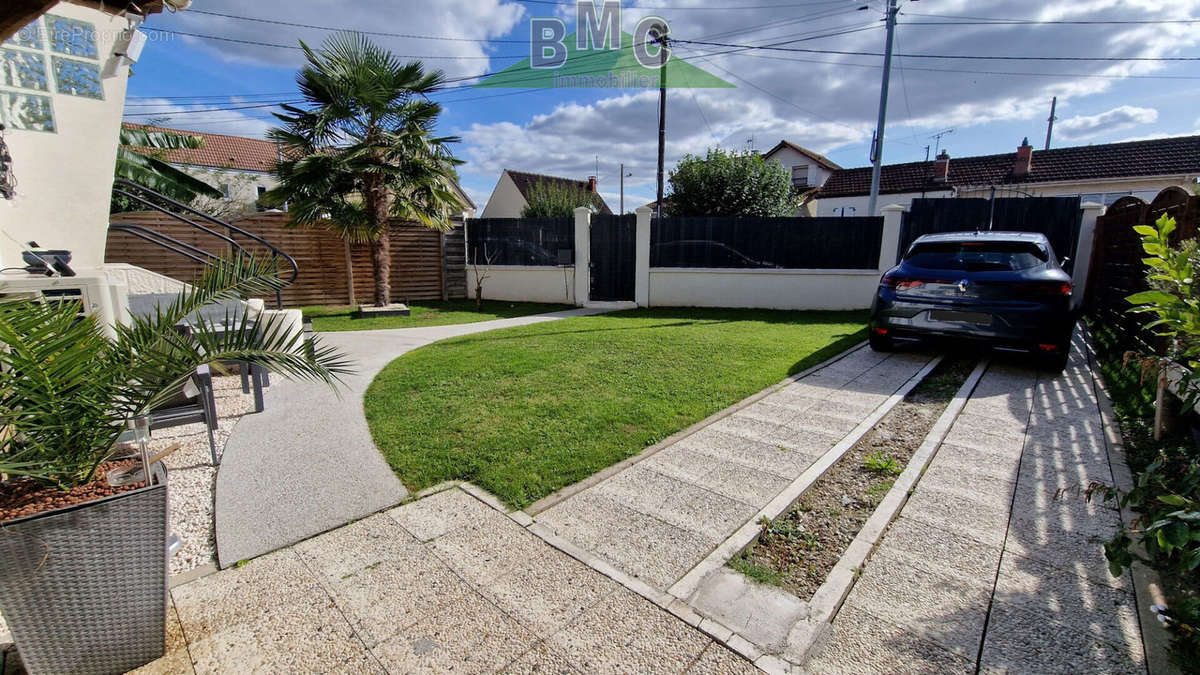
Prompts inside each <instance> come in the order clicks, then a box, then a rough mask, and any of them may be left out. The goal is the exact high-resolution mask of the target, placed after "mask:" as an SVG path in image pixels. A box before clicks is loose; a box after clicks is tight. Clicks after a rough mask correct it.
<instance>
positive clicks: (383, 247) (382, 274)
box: [363, 176, 392, 307]
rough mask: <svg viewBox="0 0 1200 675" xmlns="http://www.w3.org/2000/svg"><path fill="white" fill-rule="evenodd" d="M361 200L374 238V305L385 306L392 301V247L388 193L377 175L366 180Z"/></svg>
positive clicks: (372, 263)
mask: <svg viewBox="0 0 1200 675" xmlns="http://www.w3.org/2000/svg"><path fill="white" fill-rule="evenodd" d="M366 183H367V184H366V190H365V191H364V192H363V200H364V201H365V206H366V207H367V219H368V221H369V222H370V224H371V231H372V232H374V233H375V238H374V239H372V240H371V267H372V268H373V272H374V274H375V306H376V307H386V306H387V305H389V304H391V302H392V282H391V279H392V250H391V249H392V247H391V238H390V237H389V236H388V215H389V208H388V194H387V187H385V186H384V185H383V182H382V180H381V179H380V178H379V177H378V176H370V177H368V179H367V181H366Z"/></svg>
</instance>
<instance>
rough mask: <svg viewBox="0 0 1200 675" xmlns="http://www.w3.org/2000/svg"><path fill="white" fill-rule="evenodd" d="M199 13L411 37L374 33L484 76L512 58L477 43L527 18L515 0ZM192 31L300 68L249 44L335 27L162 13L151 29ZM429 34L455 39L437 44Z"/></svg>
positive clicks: (225, 0) (235, 7)
mask: <svg viewBox="0 0 1200 675" xmlns="http://www.w3.org/2000/svg"><path fill="white" fill-rule="evenodd" d="M202 4H203V6H200V5H201V3H197V5H196V6H195V9H197V10H203V11H205V12H216V13H220V14H230V15H233V16H249V17H256V18H262V19H269V20H274V21H283V22H289V23H293V24H308V25H315V26H328V27H330V28H345V29H350V30H360V31H364V32H376V33H399V34H404V35H408V36H412V37H393V36H387V35H371V34H370V33H368V35H369V37H370V38H371V39H372V40H374V41H376V42H377V43H379V44H380V45H382V46H384V47H387V48H388V49H390V50H391V51H392V52H393V53H395V54H397V55H399V56H438V57H464V58H458V59H456V58H431V59H426V63H427V65H428V67H430V68H440V69H442V70H444V71H445V72H446V74H447V75H448V76H449V77H465V76H470V75H478V74H480V73H484V72H487V71H488V70H494V69H495V66H497V65H499V66H500V67H505V66H507V65H510V64H511V63H512V61H511V60H498V61H494V60H493V59H492V58H491V57H492V56H494V55H495V53H496V52H497V49H496V47H497V45H494V44H487V43H481V42H472V41H470V40H479V39H488V38H496V37H499V36H501V35H504V34H506V33H508V32H509V31H510V30H512V29H513V27H514V26H516V25H517V24H518V23H519V22H520V21H521V19H522V18H523V17H524V16H525V9H524V7H523V6H522V5H520V4H518V3H517V2H514V1H513V0H436V1H435V2H429V1H427V0H404V1H396V0H358V1H357V2H338V3H333V2H296V1H284V0H260V1H259V2H254V3H245V2H238V1H237V0H206V1H205V2H204V3H202ZM147 25H148V27H150V28H156V27H158V28H167V29H171V30H180V31H185V32H189V33H198V34H203V35H215V36H220V37H224V38H228V39H230V40H243V41H246V43H240V42H228V41H219V40H209V39H203V38H195V37H184V38H183V40H184V41H186V42H187V43H188V44H191V45H196V46H199V47H202V48H204V49H205V50H207V51H209V52H210V53H212V54H213V55H214V56H216V57H218V58H221V59H224V60H227V61H234V62H241V63H255V64H266V65H274V66H299V65H300V64H301V63H302V61H303V55H302V53H301V52H300V51H299V50H295V49H280V48H277V47H266V46H259V45H254V44H247V43H254V42H259V43H273V44H283V45H293V46H298V41H299V40H304V41H305V42H306V43H307V44H308V45H309V46H312V47H316V46H318V45H320V44H321V42H322V40H324V39H325V38H326V37H327V36H329V35H331V34H332V33H331V31H330V30H318V29H312V28H301V27H298V26H288V25H278V24H270V23H260V22H252V21H241V20H238V19H230V18H225V17H220V16H213V15H211V14H201V13H199V12H197V11H183V12H179V13H177V14H173V15H159V16H156V17H154V18H152V19H151V20H150V22H149V23H148V24H147ZM430 36H437V37H446V38H451V39H449V40H431V39H427V38H428V37H430Z"/></svg>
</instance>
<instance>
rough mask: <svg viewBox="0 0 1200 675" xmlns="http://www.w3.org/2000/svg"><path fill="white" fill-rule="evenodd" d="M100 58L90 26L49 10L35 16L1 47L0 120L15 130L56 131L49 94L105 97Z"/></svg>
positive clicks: (92, 97) (93, 97)
mask: <svg viewBox="0 0 1200 675" xmlns="http://www.w3.org/2000/svg"><path fill="white" fill-rule="evenodd" d="M43 22H44V27H45V30H44V31H43ZM99 59H100V47H99V45H98V43H97V41H96V28H95V26H93V25H92V24H90V23H88V22H86V21H79V20H76V19H68V18H66V17H62V16H55V15H53V14H47V15H46V16H45V17H43V18H41V19H34V20H33V21H32V22H30V23H29V25H27V26H25V27H24V28H22V29H21V30H20V31H18V32H17V34H16V35H14V36H13V37H11V38H9V39H8V40H5V41H4V47H3V49H0V123H3V124H4V125H6V126H7V127H8V128H9V129H13V130H23V131H48V132H54V131H56V130H57V128H56V125H55V122H54V105H53V101H52V99H51V97H50V96H48V94H51V93H54V94H63V95H67V96H79V97H81V98H91V99H96V100H98V101H102V100H104V83H103V80H102V79H101V75H100V62H99ZM51 78H53V80H54V87H53V89H51V87H50V80H51Z"/></svg>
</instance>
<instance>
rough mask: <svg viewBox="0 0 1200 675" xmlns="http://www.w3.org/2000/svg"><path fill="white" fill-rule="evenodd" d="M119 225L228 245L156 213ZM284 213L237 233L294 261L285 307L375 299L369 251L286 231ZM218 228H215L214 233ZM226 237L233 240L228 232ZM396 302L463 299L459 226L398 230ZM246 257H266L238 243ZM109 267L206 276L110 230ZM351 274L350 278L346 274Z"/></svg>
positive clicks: (123, 218)
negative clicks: (262, 242) (249, 234)
mask: <svg viewBox="0 0 1200 675" xmlns="http://www.w3.org/2000/svg"><path fill="white" fill-rule="evenodd" d="M111 221H112V222H114V223H128V224H132V225H139V226H141V227H144V228H146V229H149V230H153V231H155V232H159V233H162V234H165V235H167V236H170V237H172V238H174V239H177V240H179V241H182V242H185V243H188V244H191V245H193V246H196V247H198V248H201V249H203V250H205V251H209V252H212V253H218V254H221V253H225V252H226V250H227V248H228V245H227V244H224V243H223V242H222V241H221V240H220V239H218V238H216V237H213V236H211V235H208V234H205V233H203V232H200V231H198V230H196V229H194V228H192V227H190V226H188V225H186V224H184V223H180V222H179V221H176V220H174V219H172V218H170V217H168V216H165V215H163V214H159V213H155V212H138V213H121V214H114V215H113V216H112V218H111ZM289 223H290V218H289V216H288V215H287V214H286V213H264V214H257V215H254V216H251V217H248V218H244V219H240V220H237V221H235V222H234V223H233V224H234V225H236V226H238V227H239V228H241V229H243V230H246V231H248V232H252V233H254V234H256V235H258V236H259V237H262V238H263V239H266V240H267V241H269V242H271V243H272V244H274V245H275V246H277V247H279V248H280V249H281V250H283V251H284V252H286V253H287V254H288V255H290V256H292V257H293V258H295V259H296V263H297V264H298V265H299V267H300V276H299V277H298V278H297V280H296V282H295V283H293V284H292V285H290V286H288V287H287V288H285V289H284V291H283V303H284V305H285V306H288V307H300V306H305V305H346V304H352V302H351V298H350V288H351V284H353V290H354V296H355V297H354V301H355V302H370V301H371V299H372V297H373V294H374V282H373V274H372V271H371V252H370V247H369V246H367V245H365V244H355V245H352V246H350V247H347V245H346V243H345V242H344V241H342V240H341V239H339V238H338V237H337V236H335V235H334V234H332V233H330V232H329V231H328V230H326V229H324V228H320V227H288V225H289ZM214 229H216V228H215V227H214ZM222 234H226V235H228V233H227V232H222ZM390 236H391V252H392V278H391V282H392V299H393V301H399V302H403V301H406V300H409V301H418V300H446V299H461V298H464V297H466V272H465V269H464V258H463V256H464V255H465V243H464V241H463V228H462V225H461V224H459V225H456V227H455V228H454V229H453V230H452V231H450V232H446V233H441V232H438V231H435V230H430V229H428V228H425V227H421V226H419V225H411V224H399V223H398V224H395V225H394V226H393V227H392V229H391V235H390ZM233 238H234V239H235V240H236V241H237V242H238V243H239V244H241V245H242V246H244V247H245V248H246V249H247V250H250V251H252V252H256V253H260V252H263V249H262V247H261V246H258V245H257V244H255V243H254V242H253V240H247V239H246V238H245V237H240V236H234V237H233ZM105 260H106V261H107V262H122V263H129V264H132V265H137V266H138V267H143V268H145V269H148V270H150V271H152V272H158V273H159V274H164V275H166V276H169V277H172V278H174V279H179V280H180V281H191V280H193V279H195V278H196V277H197V276H198V275H199V274H200V273H201V272H202V271H203V266H202V265H201V264H200V263H196V262H193V261H191V260H188V259H187V258H185V257H183V256H181V255H179V254H177V253H174V252H172V251H169V250H167V249H164V248H162V247H160V246H156V245H155V244H152V243H150V242H146V241H143V240H141V239H138V238H137V237H134V236H132V235H130V234H128V233H124V232H119V231H115V230H110V231H109V234H108V247H107V249H106V252H105ZM348 270H353V278H351V275H350V274H348Z"/></svg>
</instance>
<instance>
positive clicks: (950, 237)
mask: <svg viewBox="0 0 1200 675" xmlns="http://www.w3.org/2000/svg"><path fill="white" fill-rule="evenodd" d="M981 240H983V241H1029V242H1034V243H1038V244H1048V243H1049V240H1048V239H1046V235H1044V234H1042V233H1041V232H998V231H995V230H977V231H971V232H942V233H939V234H924V235H921V236H920V237H917V239H916V241H914V242H913V244H914V245H916V244H923V243H927V242H938V241H981Z"/></svg>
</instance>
